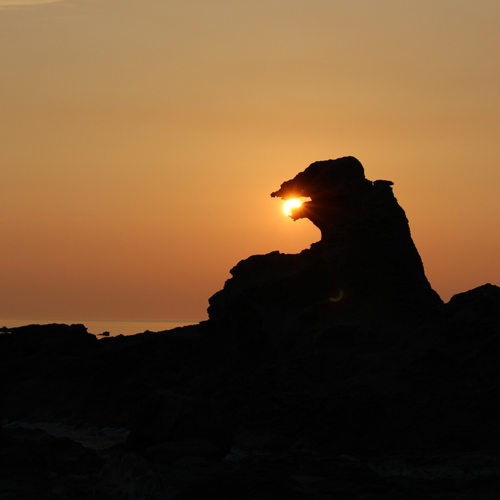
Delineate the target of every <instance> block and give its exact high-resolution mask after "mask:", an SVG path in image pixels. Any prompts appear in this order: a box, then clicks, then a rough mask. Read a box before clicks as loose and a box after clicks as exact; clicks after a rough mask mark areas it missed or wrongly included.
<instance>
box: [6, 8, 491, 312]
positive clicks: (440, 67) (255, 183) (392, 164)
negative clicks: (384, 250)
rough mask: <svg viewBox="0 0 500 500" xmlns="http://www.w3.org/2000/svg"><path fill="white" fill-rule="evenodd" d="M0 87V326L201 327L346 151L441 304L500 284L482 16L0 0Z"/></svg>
mask: <svg viewBox="0 0 500 500" xmlns="http://www.w3.org/2000/svg"><path fill="white" fill-rule="evenodd" d="M0 71H1V78H0V89H1V92H0V113H1V120H0V127H1V130H0V141H1V143H0V186H1V189H2V208H1V211H0V228H1V235H2V244H1V246H0V317H4V318H5V317H6V318H15V317H18V318H43V317H46V318H82V319H85V318H102V319H112V318H113V319H189V320H201V319H205V318H206V308H207V306H208V298H209V297H210V296H211V295H212V294H213V293H215V292H216V291H217V290H219V289H220V288H222V286H223V284H224V281H225V280H226V279H227V278H229V276H230V275H229V269H230V268H231V267H233V266H234V265H236V263H237V262H238V261H239V260H241V259H244V258H246V257H248V256H250V255H252V254H262V253H267V252H270V251H272V250H280V251H282V252H293V253H295V252H298V251H300V250H302V249H304V248H307V247H308V246H309V245H310V244H311V243H312V242H314V241H317V240H318V239H319V237H320V235H319V231H318V230H317V229H316V228H315V227H314V226H313V225H312V224H311V223H310V222H309V221H306V220H302V221H298V222H295V223H294V222H293V221H291V220H290V219H288V218H287V217H285V216H284V214H283V212H282V210H281V202H280V201H279V200H276V199H273V198H271V197H270V196H269V194H270V193H271V191H275V190H276V189H278V188H279V186H280V184H281V183H282V182H283V181H285V180H288V179H290V178H291V177H293V176H295V174H297V173H298V172H299V171H302V170H304V169H305V168H306V167H307V166H308V165H309V164H310V163H312V162H313V161H316V160H324V159H328V158H337V157H340V156H347V155H352V156H356V157H357V158H358V159H359V160H360V161H361V162H362V163H363V165H364V167H365V173H366V176H367V178H368V179H371V180H376V179H389V180H392V181H393V182H394V183H395V185H394V192H395V195H396V197H397V198H398V200H399V202H400V204H401V205H402V207H403V208H404V209H405V211H406V214H407V216H408V218H409V221H410V227H411V230H412V235H413V239H414V241H415V244H416V245H417V248H418V250H419V252H420V255H421V257H422V260H423V262H424V266H425V270H426V274H427V277H428V278H429V281H430V282H431V284H432V285H433V287H434V288H435V289H436V290H437V292H438V293H439V294H440V295H441V296H442V298H443V299H444V300H448V299H449V298H450V296H451V295H453V294H455V293H459V292H463V291H466V290H468V289H470V288H473V287H476V286H479V285H482V284H484V283H487V282H490V283H493V284H497V285H500V262H499V255H500V223H499V214H500V196H499V194H498V191H499V188H500V140H499V139H500V1H498V0H449V1H443V0H432V1H429V0H418V1H417V0H415V1H413V0H410V1H409V0H405V1H402V0H364V1H362V0H349V1H335V0H279V1H278V0H247V1H239V0H227V1H226V0H196V1H195V0H182V1H181V0H176V1H170V0H66V1H52V2H50V1H48V0H47V1H43V0H19V1H16V0H0Z"/></svg>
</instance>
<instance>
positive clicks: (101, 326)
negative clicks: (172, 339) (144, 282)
mask: <svg viewBox="0 0 500 500" xmlns="http://www.w3.org/2000/svg"><path fill="white" fill-rule="evenodd" d="M51 323H64V324H66V325H72V324H75V323H76V324H78V323H80V324H83V325H85V326H86V327H87V331H88V332H89V333H93V334H94V335H99V334H100V333H103V332H109V336H110V337H116V336H117V335H134V334H135V333H143V332H145V331H146V330H149V331H151V332H162V331H164V330H171V329H172V328H178V327H180V326H187V325H196V324H197V323H199V321H181V320H168V321H166V320H165V321H160V320H155V321H146V320H144V321H119V320H97V319H96V320H94V319H9V318H4V319H2V318H0V328H1V327H2V326H6V327H7V328H15V327H16V326H25V325H49V324H51Z"/></svg>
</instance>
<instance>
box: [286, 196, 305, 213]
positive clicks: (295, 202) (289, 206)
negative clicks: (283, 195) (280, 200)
mask: <svg viewBox="0 0 500 500" xmlns="http://www.w3.org/2000/svg"><path fill="white" fill-rule="evenodd" d="M300 205H302V202H301V201H300V200H295V199H294V200H288V201H285V204H284V205H283V212H285V214H286V215H292V211H291V209H292V208H295V207H300Z"/></svg>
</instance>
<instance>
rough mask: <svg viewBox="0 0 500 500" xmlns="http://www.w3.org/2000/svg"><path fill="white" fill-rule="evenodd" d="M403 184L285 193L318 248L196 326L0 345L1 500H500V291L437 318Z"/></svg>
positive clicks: (228, 291)
mask: <svg viewBox="0 0 500 500" xmlns="http://www.w3.org/2000/svg"><path fill="white" fill-rule="evenodd" d="M391 185H392V183H390V182H389V181H375V182H371V181H369V180H367V179H366V178H365V177H364V170H363V167H362V166H361V164H360V163H359V162H358V161H357V160H355V159H354V158H351V157H347V158H342V159H339V160H329V161H327V162H316V163H314V164H312V165H311V166H310V167H308V169H306V170H305V171H304V172H301V173H300V174H298V175H297V176H296V177H295V178H294V179H291V180H290V181H287V182H285V183H283V184H282V186H281V188H280V190H278V191H276V192H274V193H273V195H274V196H278V197H283V198H284V199H287V198H289V197H292V196H302V197H308V198H310V200H311V201H309V202H307V203H304V204H303V205H302V207H299V208H297V209H295V211H293V210H292V218H295V219H298V218H303V217H305V218H308V219H310V220H311V221H312V222H313V223H315V224H316V225H318V227H320V229H321V231H322V240H321V241H320V242H318V243H315V244H313V245H312V246H311V248H310V249H307V250H304V251H303V252H301V253H300V254H297V255H284V254H280V253H279V252H272V253H270V254H267V255H258V256H252V257H250V258H249V259H246V260H244V261H242V262H240V263H239V264H238V265H237V266H236V267H235V268H233V269H232V270H231V274H232V278H231V279H230V280H228V281H227V282H226V284H225V286H224V289H223V290H221V291H220V292H218V293H217V294H215V295H214V296H213V297H212V298H211V299H210V307H209V320H208V321H206V322H202V323H200V324H199V325H192V326H187V327H182V328H177V329H174V330H168V331H164V332H145V333H142V334H137V335H133V336H127V337H123V336H118V337H109V338H106V337H104V338H99V339H98V338H96V337H95V336H94V335H91V334H89V333H88V332H87V329H86V328H85V326H83V325H57V324H54V325H43V326H41V325H29V326H25V327H19V328H12V329H11V330H8V331H4V332H2V333H0V363H1V364H0V377H1V378H0V384H1V388H2V391H1V395H2V399H1V403H2V406H1V417H2V423H3V426H2V434H1V437H0V442H1V445H2V448H1V450H0V478H1V480H0V498H2V499H3V498H6V499H16V500H18V499H24V498H26V499H28V498H37V499H51V500H52V499H58V500H59V499H75V500H76V499H87V498H88V499H99V500H100V499H111V500H114V499H124V500H125V499H148V500H149V499H151V500H160V499H180V500H183V499H197V498H207V497H214V498H219V499H226V498H227V499H245V500H263V499H282V498H283V499H327V498H348V499H351V498H380V499H384V500H386V499H401V498H405V499H407V498H408V499H424V498H425V499H428V498H438V499H456V498H461V499H471V500H477V499H493V498H498V491H499V490H500V428H499V427H498V421H499V419H500V405H498V403H497V402H498V400H499V399H500V363H499V359H500V288H498V287H497V286H494V285H491V284H486V285H483V286H481V287H478V288H476V289H473V290H470V291H468V292H465V293H462V294H458V295H456V296H454V297H453V298H452V299H451V300H450V301H449V302H448V303H447V304H444V303H443V302H442V301H441V299H440V298H439V296H438V295H437V294H436V293H435V292H434V290H432V287H431V286H430V284H429V282H428V281H427V278H426V277H425V274H424V268H423V265H422V262H421V260H420V257H419V255H418V252H417V250H416V248H415V246H414V244H413V241H412V239H411V234H410V230H409V226H408V221H407V219H406V216H405V214H404V211H403V210H402V208H401V207H400V206H399V204H398V203H397V200H396V198H395V197H394V195H393V193H392V187H391ZM51 434H52V435H51Z"/></svg>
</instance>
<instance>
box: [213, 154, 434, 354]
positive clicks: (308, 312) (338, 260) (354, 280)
mask: <svg viewBox="0 0 500 500" xmlns="http://www.w3.org/2000/svg"><path fill="white" fill-rule="evenodd" d="M391 185H392V182H389V181H375V182H371V181H369V180H367V179H366V178H365V177H364V171H363V167H362V166H361V164H360V163H359V161H358V160H356V159H355V158H352V157H346V158H340V159H338V160H328V161H321V162H316V163H313V164H312V165H310V166H309V167H308V168H307V169H306V170H305V171H304V172H301V173H300V174H298V175H297V176H296V177H295V178H294V179H292V180H290V181H287V182H285V183H283V184H282V186H281V188H280V189H279V190H278V191H276V192H274V193H272V196H275V197H281V198H283V199H285V200H286V199H288V198H293V197H300V196H302V197H310V198H311V201H308V202H305V203H303V204H302V206H301V207H298V208H295V209H292V215H291V217H292V218H293V219H299V218H308V219H310V220H311V221H312V222H313V223H314V224H315V225H317V226H318V227H319V228H320V229H321V233H322V239H321V241H319V242H318V243H314V244H313V245H311V248H310V249H308V250H304V251H302V252H301V253H300V254H298V255H286V254H281V253H279V252H277V251H276V252H271V253H270V254H267V255H254V256H252V257H250V258H248V259H246V260H244V261H241V262H240V263H238V265H237V266H236V267H234V268H233V269H231V274H232V276H233V277H232V278H231V279H230V280H228V281H227V282H226V284H225V285H224V289H223V290H221V291H220V292H218V293H216V294H215V295H214V296H213V297H211V299H210V301H209V302H210V307H209V310H208V311H209V316H210V320H209V322H208V325H207V327H208V328H205V329H206V330H207V329H210V328H211V327H213V329H215V330H217V332H218V333H217V334H214V335H220V332H221V331H222V330H226V331H227V334H226V335H224V340H223V343H224V344H226V345H234V344H241V345H240V351H244V352H245V353H246V354H245V356H248V353H249V352H252V351H253V350H255V349H257V350H259V349H260V347H257V346H256V345H255V344H256V343H260V342H268V343H270V344H271V345H273V346H275V347H278V346H279V348H280V349H281V348H283V347H284V346H285V345H287V346H289V345H290V344H291V343H293V342H294V341H293V338H294V337H295V336H296V335H300V336H304V335H309V336H310V335H312V334H317V333H319V332H321V331H323V330H325V329H328V328H331V327H332V326H333V325H335V324H348V325H353V326H354V325H361V326H364V327H366V326H368V325H370V327H371V328H374V327H375V328H378V327H383V328H386V329H387V328H391V329H393V328H395V327H398V325H400V324H401V323H403V324H404V323H405V322H406V323H407V322H409V321H415V320H416V319H417V320H420V319H421V318H422V317H423V316H425V315H427V314H428V313H429V311H430V310H432V309H433V308H435V307H441V306H442V301H441V299H440V298H439V296H438V295H437V293H436V292H434V290H432V288H431V286H430V284H429V282H428V281H427V278H426V276H425V273H424V269H423V265H422V261H421V259H420V256H419V254H418V252H417V250H416V248H415V245H414V243H413V241H412V238H411V234H410V229H409V226H408V221H407V219H406V216H405V213H404V211H403V209H402V208H401V207H400V206H399V204H398V202H397V200H396V198H395V197H394V195H393V192H392V188H391ZM230 337H235V338H230ZM259 339H261V340H259ZM264 339H265V340H264Z"/></svg>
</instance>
